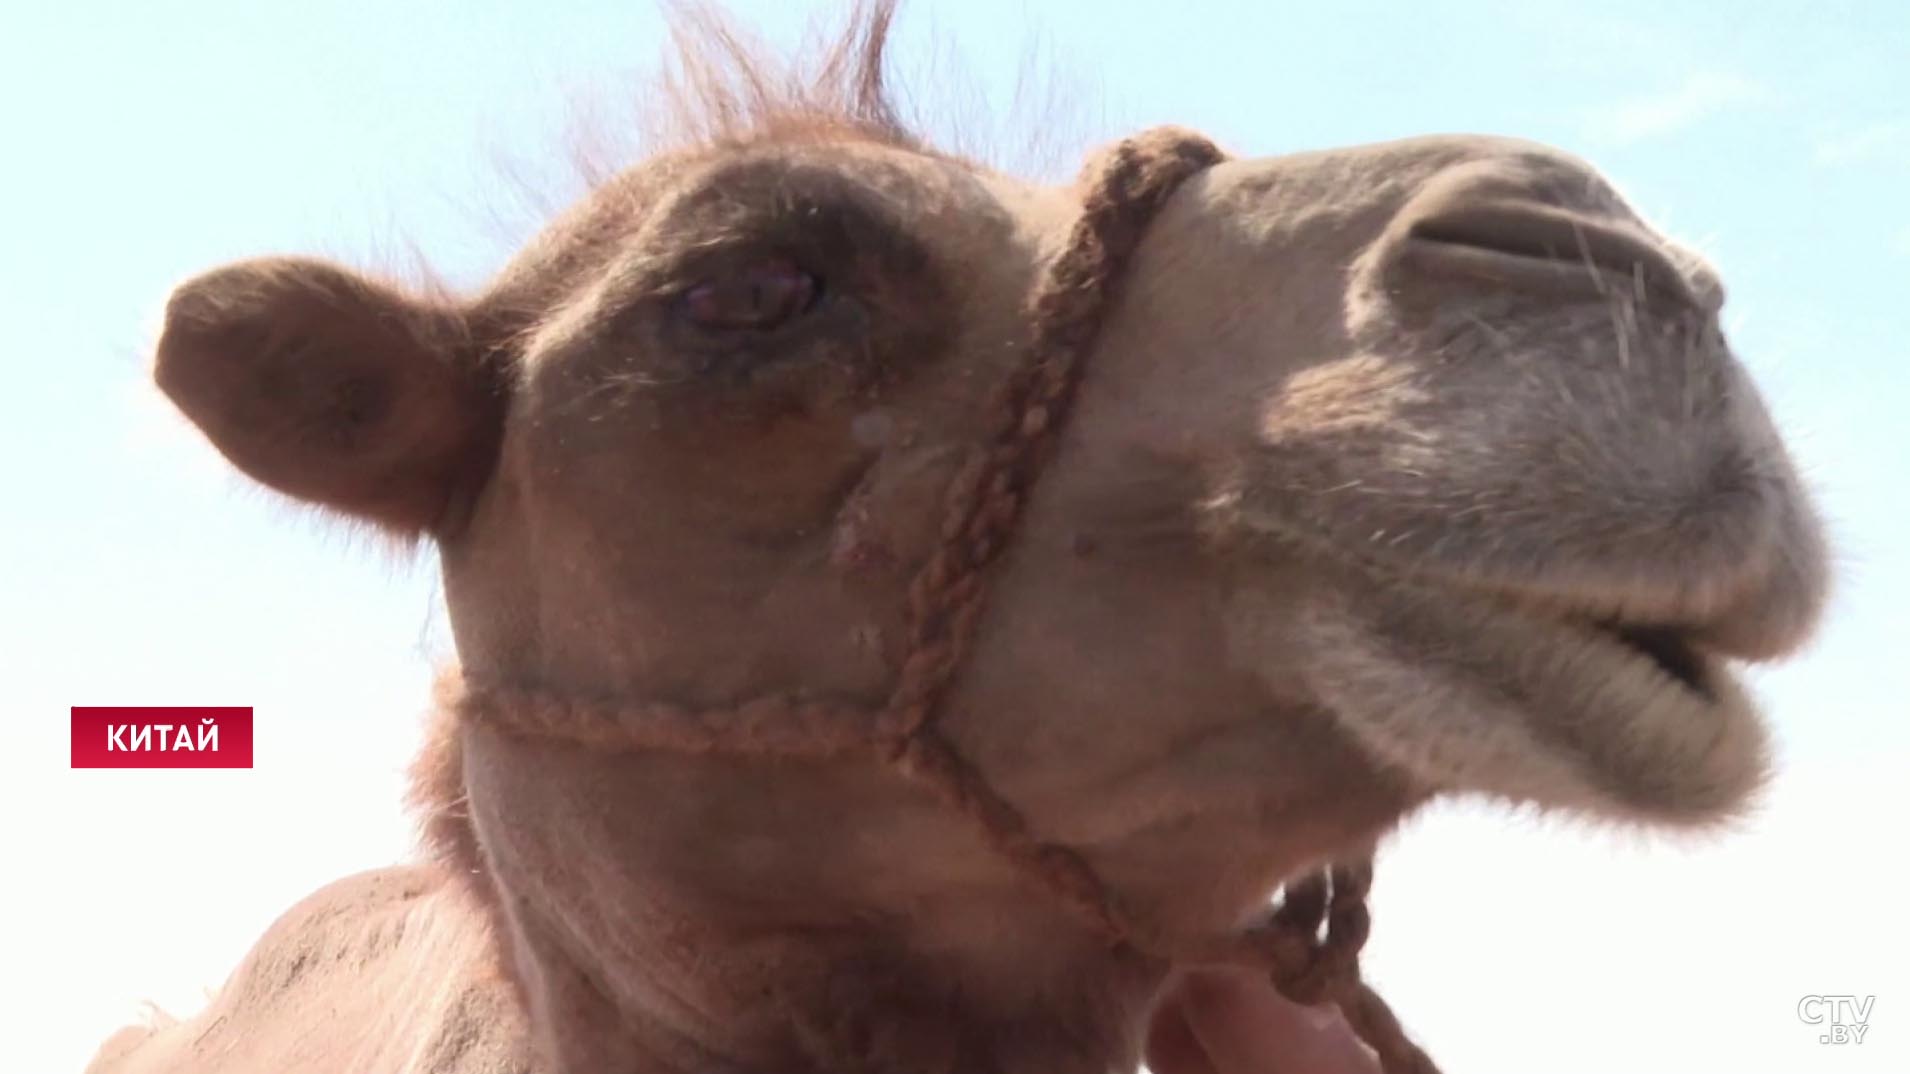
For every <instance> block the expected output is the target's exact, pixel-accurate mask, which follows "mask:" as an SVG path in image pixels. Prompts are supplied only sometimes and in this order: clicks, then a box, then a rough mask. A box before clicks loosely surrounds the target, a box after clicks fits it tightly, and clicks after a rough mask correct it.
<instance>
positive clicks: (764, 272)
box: [680, 258, 822, 332]
mask: <svg viewBox="0 0 1910 1074" xmlns="http://www.w3.org/2000/svg"><path fill="white" fill-rule="evenodd" d="M821 293H822V281H821V280H820V279H817V278H816V276H815V275H814V274H812V273H809V272H805V271H803V270H802V269H801V268H800V267H798V266H797V265H796V264H795V263H794V262H792V261H788V260H785V259H782V258H771V259H765V260H762V261H757V262H755V263H753V264H750V265H747V266H745V267H742V268H740V269H738V270H736V271H732V272H727V273H725V274H724V275H721V276H717V277H715V278H712V279H707V280H704V281H702V282H701V283H698V284H695V285H693V286H692V287H691V288H690V289H689V290H687V291H685V292H683V295H682V298H681V299H680V309H681V310H682V313H683V316H685V317H687V318H689V320H690V322H691V323H692V324H694V325H696V326H697V327H698V328H704V329H708V330H711V331H719V332H735V331H747V332H766V331H769V330H771V329H775V328H780V327H782V326H783V325H784V324H787V323H788V322H790V321H793V320H795V319H796V318H797V317H800V316H802V315H803V314H804V313H807V312H808V311H809V309H810V307H812V306H814V305H815V304H816V297H817V296H818V295H820V294H821Z"/></svg>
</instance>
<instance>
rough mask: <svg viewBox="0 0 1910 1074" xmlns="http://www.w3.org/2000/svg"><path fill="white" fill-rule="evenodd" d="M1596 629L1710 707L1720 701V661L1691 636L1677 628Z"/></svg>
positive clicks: (1618, 625)
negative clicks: (1718, 685) (1718, 667)
mask: <svg viewBox="0 0 1910 1074" xmlns="http://www.w3.org/2000/svg"><path fill="white" fill-rule="evenodd" d="M1594 628H1595V629H1596V630H1599V631H1602V632H1604V633H1605V634H1607V635H1608V636H1609V637H1610V638H1611V639H1612V640H1613V641H1615V642H1617V643H1618V644H1619V645H1621V646H1623V647H1624V648H1625V649H1628V650H1629V651H1630V652H1631V654H1632V655H1633V656H1634V657H1638V658H1642V659H1643V660H1645V661H1646V662H1647V663H1649V664H1650V665H1651V666H1652V667H1653V668H1656V669H1657V671H1658V672H1659V673H1660V674H1661V675H1662V676H1663V677H1664V678H1665V679H1667V680H1669V681H1670V682H1672V683H1675V684H1676V685H1678V686H1680V687H1683V688H1684V689H1685V690H1688V691H1690V692H1691V693H1693V694H1696V695H1697V696H1698V697H1699V698H1700V699H1702V700H1704V701H1706V702H1708V703H1712V704H1716V703H1717V702H1718V701H1719V696H1718V689H1717V674H1718V669H1717V666H1716V664H1717V658H1716V657H1714V656H1713V655H1712V654H1710V653H1708V652H1707V651H1706V650H1705V649H1703V648H1702V647H1701V646H1699V645H1698V644H1697V643H1696V642H1694V641H1693V640H1692V638H1691V634H1690V633H1689V632H1687V631H1684V630H1681V629H1679V628H1677V627H1669V626H1656V625H1643V624H1637V623H1619V622H1603V623H1597V624H1594Z"/></svg>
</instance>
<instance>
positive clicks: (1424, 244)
mask: <svg viewBox="0 0 1910 1074" xmlns="http://www.w3.org/2000/svg"><path fill="white" fill-rule="evenodd" d="M1405 250H1406V256H1407V257H1408V259H1409V260H1411V261H1413V262H1414V263H1415V264H1416V265H1417V266H1419V267H1421V268H1424V269H1427V270H1429V271H1432V272H1434V273H1436V274H1444V275H1459V276H1464V277H1468V278H1471V279H1475V280H1485V281H1487V282H1491V283H1501V284H1506V285H1510V286H1525V287H1537V288H1541V289H1546V290H1551V291H1558V290H1564V291H1566V292H1569V293H1572V294H1573V295H1575V296H1576V297H1591V296H1594V295H1596V296H1604V297H1610V296H1612V295H1614V294H1617V295H1627V294H1629V295H1630V296H1631V297H1633V298H1635V299H1636V300H1638V301H1640V302H1644V301H1648V300H1651V299H1653V298H1656V299H1659V300H1670V301H1672V302H1674V303H1676V304H1678V305H1681V306H1685V307H1691V308H1696V309H1700V310H1702V311H1704V312H1706V313H1713V312H1716V310H1717V307H1718V305H1719V304H1720V303H1721V301H1722V292H1721V290H1720V289H1718V288H1716V287H1715V286H1712V287H1708V288H1707V287H1702V286H1700V281H1699V280H1696V279H1694V274H1693V273H1692V272H1690V271H1687V270H1686V269H1684V268H1682V267H1680V266H1679V265H1678V264H1677V263H1676V262H1675V261H1674V259H1673V257H1672V255H1671V254H1670V253H1669V252H1668V251H1667V248H1666V245H1665V244H1664V243H1662V242H1659V241H1658V240H1656V239H1654V238H1652V237H1651V236H1649V235H1646V234H1644V233H1643V232H1641V231H1637V230H1634V229H1632V228H1629V227H1625V226H1621V225H1615V224H1611V223H1607V222H1604V221H1600V220H1593V219H1589V218H1586V217H1583V216H1579V215H1577V214H1573V213H1568V212H1565V211H1563V210H1559V209H1554V208H1551V207H1548V206H1542V205H1533V204H1525V203H1520V202H1503V201H1494V202H1482V203H1474V204H1470V205H1462V206H1454V207H1450V208H1447V209H1444V210H1442V211H1440V212H1437V213H1434V214H1432V215H1429V216H1426V217H1422V218H1421V219H1419V220H1416V221H1414V222H1413V223H1412V224H1411V226H1410V227H1409V228H1408V229H1407V232H1406V242H1405Z"/></svg>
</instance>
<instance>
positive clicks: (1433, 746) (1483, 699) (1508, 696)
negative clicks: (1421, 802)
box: [1305, 580, 1769, 827]
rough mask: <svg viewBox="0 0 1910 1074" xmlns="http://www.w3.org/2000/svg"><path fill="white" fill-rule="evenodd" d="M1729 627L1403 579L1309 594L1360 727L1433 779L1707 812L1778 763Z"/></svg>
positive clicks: (1656, 811) (1589, 801)
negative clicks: (1350, 591)
mask: <svg viewBox="0 0 1910 1074" xmlns="http://www.w3.org/2000/svg"><path fill="white" fill-rule="evenodd" d="M1714 629H1715V626H1714V624H1710V623H1703V624H1698V623H1694V624H1690V625H1686V624H1672V623H1666V622H1663V621H1652V620H1642V619H1641V620H1632V619H1619V618H1614V617H1612V616H1611V615H1610V613H1609V612H1608V611H1596V612H1595V611H1592V610H1590V609H1587V608H1584V607H1582V606H1580V607H1572V606H1560V605H1558V604H1556V603H1552V602H1549V601H1543V600H1521V599H1517V598H1508V597H1507V596H1506V595H1504V594H1495V593H1482V592H1478V591H1468V590H1467V589H1465V588H1464V587H1453V586H1447V585H1427V584H1424V582H1423V580H1422V581H1420V582H1399V581H1395V582H1394V583H1392V584H1390V585H1385V586H1383V587H1380V588H1376V589H1373V590H1367V591H1364V592H1362V593H1360V594H1358V599H1348V598H1347V596H1346V595H1345V594H1340V595H1336V596H1335V597H1333V598H1331V599H1329V600H1326V601H1323V602H1321V603H1319V604H1316V605H1314V606H1313V607H1312V608H1311V609H1310V612H1309V627H1308V630H1307V631H1306V633H1305V636H1306V637H1307V638H1308V639H1309V641H1310V642H1311V643H1312V646H1311V648H1310V649H1309V652H1308V654H1307V656H1308V659H1309V661H1310V664H1309V666H1308V670H1307V675H1308V681H1309V682H1310V684H1311V686H1312V688H1313V689H1314V690H1315V691H1317V696H1318V697H1319V699H1320V700H1321V701H1322V702H1324V704H1325V705H1326V707H1327V708H1328V710H1329V711H1332V712H1334V713H1335V714H1336V716H1337V718H1338V719H1339V721H1340V723H1341V725H1342V726H1343V727H1344V728H1345V729H1347V730H1348V731H1349V732H1350V733H1351V734H1352V735H1353V737H1354V738H1355V740H1356V741H1358V742H1359V743H1360V744H1361V745H1362V746H1364V747H1365V748H1366V749H1367V750H1368V751H1369V752H1370V753H1371V754H1372V755H1373V756H1374V757H1375V758H1376V759H1378V760H1380V761H1382V762H1385V763H1387V764H1389V765H1393V766H1396V767H1398V768H1400V769H1401V770H1403V771H1405V772H1407V773H1409V774H1411V775H1413V776H1415V777H1417V781H1418V782H1419V783H1420V784H1421V785H1422V786H1425V787H1426V788H1428V789H1429V790H1431V791H1433V792H1434V793H1462V794H1463V793H1482V794H1485V795H1488V796H1494V797H1499V798H1502V799H1507V800H1512V801H1520V802H1531V803H1537V804H1540V805H1543V806H1557V807H1561V808H1566V809H1570V810H1574V811H1578V812H1582V813H1587V814H1591V815H1598V816H1622V817H1626V818H1629V819H1632V820H1637V821H1643V822H1646V823H1653V824H1669V825H1671V826H1674V827H1683V826H1694V825H1695V826H1702V825H1706V824H1710V823H1713V822H1716V821H1719V820H1722V819H1724V818H1728V817H1730V816H1733V815H1735V814H1736V813H1737V812H1738V811H1739V810H1741V809H1742V808H1743V806H1744V805H1745V803H1746V802H1747V801H1749V800H1750V798H1751V796H1752V795H1753V794H1755V793H1756V791H1757V790H1758V788H1759V787H1760V786H1761V785H1762V784H1763V781H1764V779H1765V778H1766V775H1767V773H1768V770H1769V754H1768V749H1767V738H1768V735H1767V731H1766V729H1765V724H1764V719H1763V716H1762V714H1761V713H1760V711H1759V706H1758V704H1757V702H1756V700H1755V698H1754V697H1753V696H1752V695H1751V694H1750V693H1749V692H1747V691H1746V690H1745V688H1744V687H1743V685H1742V684H1741V683H1740V682H1739V680H1738V676H1737V675H1736V673H1735V672H1734V670H1733V664H1734V663H1735V660H1734V659H1733V655H1734V654H1733V653H1732V652H1731V651H1730V650H1728V649H1722V648H1719V647H1718V646H1716V645H1714V644H1713V643H1712V642H1711V640H1710V639H1711V632H1712V631H1713V630H1714Z"/></svg>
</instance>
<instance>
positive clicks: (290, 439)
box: [153, 259, 505, 537]
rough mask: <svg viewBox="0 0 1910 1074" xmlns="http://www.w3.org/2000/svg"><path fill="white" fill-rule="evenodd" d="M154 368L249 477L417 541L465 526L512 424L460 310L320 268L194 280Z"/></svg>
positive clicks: (170, 307)
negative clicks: (458, 516)
mask: <svg viewBox="0 0 1910 1074" xmlns="http://www.w3.org/2000/svg"><path fill="white" fill-rule="evenodd" d="M153 377H154V379H155V380H156V381H158V383H159V387H160V389H161V390H162V391H164V392H165V393H166V395H167V396H168V397H170V398H171V399H172V401H173V403H174V404H175V405H177V406H178V407H179V409H180V410H181V411H183V412H184V413H185V415H186V416H187V417H189V418H191V419H192V421H193V423H194V424H196V425H198V426H199V428H200V429H201V430H202V431H203V432H204V433H205V434H206V436H207V437H208V438H210V439H211V441H212V443H213V445H214V446H216V447H217V448H218V449H219V451H220V452H221V453H222V454H224V455H225V457H226V458H227V459H229V460H231V462H232V464H233V465H234V466H237V467H238V468H239V469H240V470H242V471H244V472H245V473H246V474H248V475H250V476H251V477H253V478H255V479H257V480H259V481H261V482H263V483H264V484H266V485H269V486H271V487H272V488H274V489H277V490H278V491H280V492H283V493H286V494H287V495H290V496H294V497H296V498H298V499H301V500H305V501H308V502H311V503H315V504H318V505H320V506H323V507H327V508H330V509H332V510H335V511H339V512H342V513H344V514H347V515H350V516H352V517H354V518H358V519H362V520H364V521H368V522H371V523H373V524H375V525H377V526H379V527H381V528H383V529H386V530H388V531H391V532H393V533H396V534H399V535H402V536H406V537H415V536H418V535H419V534H422V533H433V534H439V533H442V532H443V531H444V528H445V527H446V526H447V525H449V524H450V518H451V516H452V515H453V514H454V513H455V512H456V511H457V510H458V505H460V504H461V503H464V502H466V501H467V500H468V498H469V496H470V495H471V494H472V493H474V492H475V491H476V488H477V486H478V485H480V484H481V483H482V481H483V479H484V476H485V474H486V473H487V472H488V470H489V468H490V465H491V461H492V457H493V455H494V454H495V451H496V445H497V441H498V437H499V434H500V432H501V429H502V423H503V412H504V402H505V398H504V392H503V390H502V389H501V388H500V386H499V384H498V382H497V378H496V377H495V376H494V375H493V374H492V373H491V371H490V370H488V369H487V368H485V367H484V365H483V363H482V362H481V361H480V360H479V357H478V355H477V353H476V348H474V347H473V346H472V345H471V344H470V342H469V338H468V331H467V329H466V325H465V322H464V317H463V315H462V313H461V312H460V311H459V310H457V309H456V308H454V307H452V306H449V305H434V304H431V303H428V302H424V301H422V300H419V299H417V298H413V297H411V296H408V295H405V294H402V293H400V292H399V291H397V290H395V289H393V288H390V287H387V286H385V285H382V284H379V283H375V282H373V281H371V280H369V279H366V278H365V277H363V276H360V275H358V274H357V273H354V272H351V271H348V270H346V269H342V268H339V267H337V266H335V265H328V264H325V263H322V262H317V261H308V260H294V259H270V260H259V261H245V262H240V263H238V264H234V265H228V266H226V267H224V268H220V269H215V270H213V271H212V272H209V273H206V274H205V275H203V276H199V277H197V278H195V279H192V280H189V281H187V282H186V283H185V284H183V285H181V286H180V287H179V289H178V290H177V291H175V292H173V295H172V299H171V300H170V301H169V302H168V303H167V306H166V323H165V330H164V333H163V334H162V335H161V337H160V340H159V352H158V357H157V360H156V363H155V368H154V371H153Z"/></svg>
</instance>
